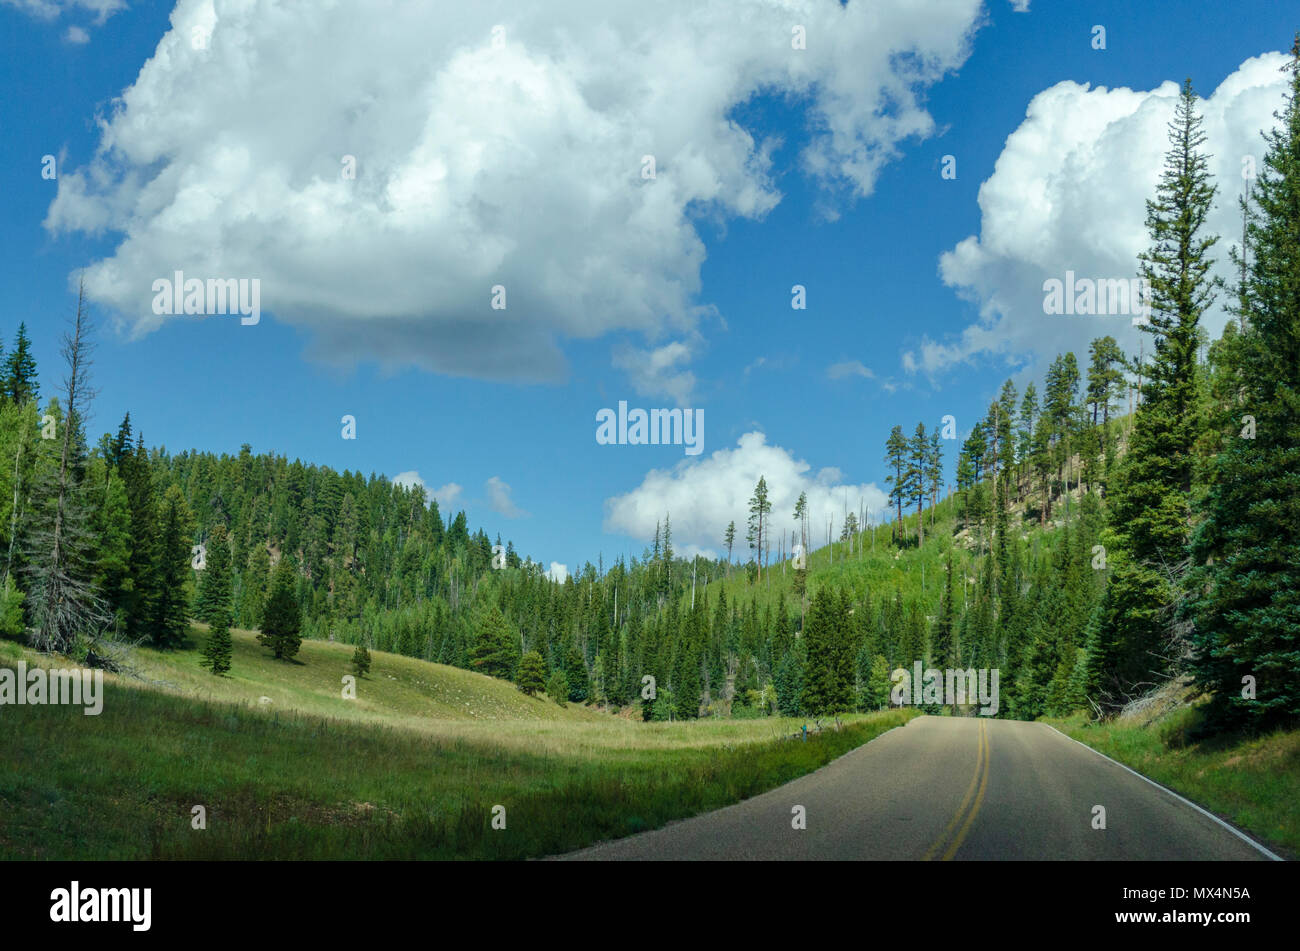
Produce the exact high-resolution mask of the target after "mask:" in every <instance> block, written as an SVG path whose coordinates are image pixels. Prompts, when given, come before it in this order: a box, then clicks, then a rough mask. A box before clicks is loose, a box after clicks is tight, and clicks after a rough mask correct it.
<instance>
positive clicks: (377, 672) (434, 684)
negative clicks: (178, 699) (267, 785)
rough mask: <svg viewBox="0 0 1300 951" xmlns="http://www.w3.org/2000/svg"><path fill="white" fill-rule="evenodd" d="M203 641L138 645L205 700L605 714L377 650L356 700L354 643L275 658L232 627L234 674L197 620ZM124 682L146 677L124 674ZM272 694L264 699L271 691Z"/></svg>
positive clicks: (405, 715)
mask: <svg viewBox="0 0 1300 951" xmlns="http://www.w3.org/2000/svg"><path fill="white" fill-rule="evenodd" d="M192 631H193V639H194V640H195V641H196V642H197V643H195V644H192V645H191V647H193V648H195V649H191V650H184V651H159V650H154V649H151V648H147V647H141V648H138V649H137V650H136V651H135V655H134V656H135V663H136V667H137V670H138V673H139V675H140V677H141V678H142V681H143V683H145V684H148V685H149V686H154V687H159V688H162V689H164V690H168V691H172V692H175V693H179V694H182V695H184V696H187V697H194V698H199V699H203V700H215V701H230V702H236V703H255V704H258V705H261V706H266V707H269V708H270V709H272V710H280V709H284V710H290V709H292V710H296V711H299V712H302V713H314V714H319V715H321V716H327V717H340V718H343V719H355V720H375V719H379V720H382V721H383V722H385V723H388V724H394V723H398V722H403V723H404V722H407V721H410V723H411V724H412V725H418V724H419V723H421V722H424V721H428V720H430V719H434V720H575V719H577V720H590V719H593V718H598V717H599V716H600V714H598V713H597V712H595V711H591V710H587V709H584V708H582V707H579V706H577V705H574V704H566V705H565V706H564V707H560V706H559V705H558V704H555V703H551V702H549V701H547V700H546V699H545V697H543V696H540V695H539V696H538V697H527V696H525V695H524V694H522V693H520V692H519V691H518V690H517V689H515V687H514V685H513V684H510V683H507V682H505V681H503V680H497V679H495V678H493V677H487V676H485V675H483V674H479V673H475V672H473V671H468V670H462V669H460V668H458V667H447V666H444V665H442V664H431V663H428V662H427V661H422V660H417V659H415V658H411V657H404V656H402V655H400V654H389V653H385V652H383V651H374V652H372V660H373V666H372V668H371V671H370V673H369V674H367V675H366V676H365V677H364V678H360V679H358V681H357V685H356V686H357V691H356V694H357V695H356V699H355V700H344V699H343V696H342V692H343V683H342V678H343V677H344V675H346V674H351V673H352V665H351V661H352V650H353V649H352V648H351V647H348V646H344V645H342V644H331V643H329V642H328V641H313V640H305V641H303V644H302V649H301V650H300V651H299V652H298V656H297V657H296V658H294V660H293V661H290V662H286V661H279V660H275V659H274V658H273V657H272V656H271V655H270V653H269V652H268V651H267V650H266V649H265V648H264V647H262V646H261V645H259V644H258V643H257V633H256V632H255V631H238V630H236V631H233V632H232V636H233V640H234V658H233V666H232V669H231V672H230V674H229V675H227V676H223V677H213V676H212V674H211V673H209V672H208V671H207V670H205V669H204V668H203V667H201V666H199V654H198V650H197V647H198V646H201V644H202V643H203V640H204V638H205V637H206V635H207V629H206V625H199V624H196V625H194V626H193V628H192ZM119 680H120V681H121V682H122V683H123V684H124V685H125V686H132V685H133V683H134V684H135V685H140V681H134V682H133V681H132V680H131V679H129V678H119ZM264 698H265V699H264Z"/></svg>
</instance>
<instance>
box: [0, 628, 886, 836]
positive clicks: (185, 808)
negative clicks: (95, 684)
mask: <svg viewBox="0 0 1300 951" xmlns="http://www.w3.org/2000/svg"><path fill="white" fill-rule="evenodd" d="M251 637H252V636H251V635H250V634H247V633H240V634H239V635H237V636H236V644H237V645H238V646H237V651H238V653H237V655H236V662H235V669H236V671H237V672H238V676H236V677H232V678H229V680H218V679H217V678H213V677H212V676H211V675H210V674H207V673H206V672H204V671H202V670H201V668H199V667H198V664H197V660H198V658H197V653H196V651H194V650H190V651H181V652H176V653H174V654H170V655H164V654H158V653H156V652H150V651H141V652H140V668H141V670H142V672H143V673H144V674H145V678H146V679H143V680H131V679H129V678H123V677H113V676H108V677H106V678H105V699H104V709H103V713H102V714H101V715H100V716H98V717H87V716H84V715H83V714H82V712H81V710H80V708H69V707H55V706H37V707H31V706H7V707H4V708H0V717H2V718H3V720H4V725H3V729H0V857H4V858H48V859H55V858H64V859H74V858H76V859H82V858H96V859H108V858H248V857H254V856H256V857H261V858H333V859H346V858H523V857H530V856H539V855H546V854H551V853H556V852H561V851H567V850H569V849H573V848H578V847H581V846H583V845H588V844H591V843H594V842H597V841H600V840H602V839H606V838H613V837H618V836H622V835H628V834H631V833H634V832H638V831H643V830H645V829H650V828H655V827H657V826H660V825H662V824H664V823H665V822H668V821H670V820H672V819H677V818H682V817H685V816H689V815H693V814H695V813H698V812H701V811H704V810H707V809H711V808H716V807H719V806H723V805H726V804H729V803H732V802H736V801H738V800H740V799H743V798H747V797H749V796H753V795H755V794H757V793H759V792H762V791H764V790H766V789H770V788H772V787H774V786H776V785H779V784H780V783H783V782H787V781H789V780H790V779H793V778H795V777H797V776H799V775H802V774H804V773H806V772H808V771H810V770H813V769H816V768H818V767H820V766H822V765H824V764H825V763H827V762H829V761H830V760H831V759H834V758H835V757H837V756H839V755H841V754H843V753H846V752H848V751H849V750H851V749H853V748H854V747H856V746H858V745H859V744H861V743H863V742H866V741H867V740H869V739H871V738H872V737H874V736H876V735H878V734H879V733H882V732H884V731H885V730H888V729H890V728H892V727H894V726H898V725H901V724H903V723H905V722H906V721H907V720H908V719H909V718H910V716H911V715H912V712H911V711H894V712H889V713H882V714H873V715H866V716H852V717H847V718H846V719H845V723H846V726H845V729H843V730H842V731H839V732H835V731H828V732H826V733H823V734H821V735H815V736H813V737H812V738H810V739H809V741H808V742H807V743H803V742H798V741H788V740H779V739H778V737H779V736H780V734H783V733H790V732H794V731H795V730H797V729H798V728H799V725H800V722H801V721H794V720H780V719H767V720H747V721H731V720H703V721H689V722H685V723H665V724H657V723H656V724H644V723H637V722H631V721H628V720H625V719H621V718H618V717H613V716H607V715H605V714H602V713H600V712H597V711H593V710H584V709H579V708H573V707H569V708H565V709H561V708H560V707H559V706H558V705H556V704H554V703H552V702H551V701H549V700H547V699H545V698H527V697H524V696H522V695H520V694H518V692H517V691H516V690H515V689H514V687H513V686H511V685H510V684H506V683H504V682H501V681H494V680H492V679H491V678H487V677H483V676H481V675H478V674H472V673H468V672H466V671H461V670H455V669H453V668H445V667H440V666H438V665H435V664H428V663H425V662H423V661H418V660H412V659H410V658H403V657H395V656H392V655H388V654H382V653H378V652H376V653H375V654H374V665H373V667H372V671H371V674H370V676H369V677H368V678H367V679H366V680H364V681H361V682H360V684H359V685H358V700H357V701H355V702H354V701H344V700H342V699H341V697H340V698H339V699H335V698H336V697H339V692H340V690H341V685H340V684H339V683H338V682H339V679H340V678H341V677H342V675H343V673H344V672H346V669H347V661H348V659H349V658H350V656H351V649H350V648H346V647H344V646H342V645H335V644H329V643H320V642H314V643H313V642H306V643H304V645H303V653H302V655H300V656H301V657H302V659H303V661H304V662H303V663H302V664H300V665H293V664H286V663H283V662H277V661H274V660H271V659H269V658H267V657H265V656H263V655H264V652H263V651H261V649H260V648H258V647H257V646H256V645H255V643H254V642H253V641H252V639H251ZM19 659H24V660H26V661H27V663H28V664H29V665H31V664H33V663H40V664H45V665H50V662H49V659H47V658H43V657H41V656H40V655H37V654H35V653H33V652H31V651H28V650H26V649H24V648H20V647H18V646H17V645H15V644H12V643H0V664H3V665H5V666H13V665H14V664H15V663H16V662H17V660H19ZM204 678H206V680H205V679H204ZM263 696H267V697H270V698H271V702H270V703H262V702H261V701H260V698H261V697H263ZM196 805H202V806H204V807H205V808H206V810H207V828H206V829H205V830H195V829H193V828H192V827H191V816H192V809H193V807H194V806H196ZM495 805H502V806H504V807H505V808H506V828H505V829H504V830H497V829H493V828H492V825H491V819H492V808H493V806H495Z"/></svg>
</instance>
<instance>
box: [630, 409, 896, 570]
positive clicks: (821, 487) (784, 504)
mask: <svg viewBox="0 0 1300 951" xmlns="http://www.w3.org/2000/svg"><path fill="white" fill-rule="evenodd" d="M760 476H762V477H763V478H765V479H766V480H767V488H768V498H769V500H770V501H771V503H772V525H773V526H774V527H775V528H776V530H777V532H778V533H780V532H785V533H786V538H787V539H788V538H789V532H790V529H791V528H793V527H794V525H795V523H794V520H793V518H792V513H793V512H794V505H795V502H796V500H798V498H799V493H800V492H807V493H808V511H809V522H810V524H811V525H812V537H813V539H814V540H815V541H816V542H817V543H818V544H821V543H823V540H824V538H825V532H826V523H827V521H828V520H830V519H834V523H835V535H836V537H838V535H839V530H840V526H842V525H843V513H844V509H845V508H846V507H847V508H848V510H849V511H851V512H857V510H858V504H859V500H861V501H862V502H863V504H865V505H866V506H867V507H868V508H869V509H870V510H871V518H872V521H877V520H879V518H880V516H881V515H882V514H883V513H884V510H885V509H886V507H887V505H888V501H887V496H886V494H885V493H884V492H882V491H881V490H880V489H878V488H876V486H875V485H874V484H865V485H852V484H845V483H844V482H843V475H842V474H841V473H840V471H839V470H838V469H836V468H833V467H830V468H825V469H821V470H819V471H817V472H815V473H814V472H813V471H812V466H810V465H809V464H808V463H807V462H805V461H803V460H802V459H795V458H794V456H792V455H791V454H790V453H789V452H788V451H786V450H785V449H782V448H781V447H780V446H771V445H768V443H767V437H766V436H765V435H764V434H763V433H761V432H752V433H746V434H745V435H743V436H741V437H740V439H739V440H738V441H737V444H736V448H735V449H720V450H718V451H717V452H715V453H713V454H712V455H711V456H709V457H708V458H707V459H704V460H702V461H696V460H683V461H682V462H679V463H678V464H677V465H675V466H674V467H673V468H671V469H666V470H665V469H652V470H651V471H650V472H649V473H647V475H646V477H645V479H644V480H643V481H642V482H641V484H640V485H639V486H637V487H636V488H635V489H633V490H632V491H631V492H628V493H627V494H625V495H619V496H615V497H614V498H611V499H607V500H606V501H605V525H604V527H605V531H607V532H621V533H623V534H625V535H631V536H632V537H633V538H638V539H642V540H645V541H649V540H650V539H651V538H653V537H654V531H655V525H656V524H657V523H659V522H662V521H663V520H664V516H665V515H667V516H669V517H670V518H671V520H672V529H673V539H674V541H675V548H676V550H677V551H679V552H680V553H682V554H684V555H687V556H689V555H692V554H695V553H697V552H698V553H702V554H706V555H709V556H714V555H717V554H718V553H720V552H721V553H725V548H723V543H722V536H723V533H724V532H725V531H726V530H727V523H728V522H731V521H733V520H734V521H735V523H736V550H735V552H734V554H735V555H737V556H739V557H740V560H742V561H743V560H745V558H746V557H747V556H746V555H745V552H746V547H745V526H746V520H747V519H748V512H749V499H750V496H751V495H753V492H754V486H755V485H757V483H758V479H759V477H760ZM775 537H777V536H774V539H773V545H772V551H773V555H772V557H775V552H776V550H777V546H776V544H775ZM789 547H790V546H789V542H788V540H787V543H786V548H787V550H788V549H789Z"/></svg>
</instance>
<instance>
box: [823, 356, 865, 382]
mask: <svg viewBox="0 0 1300 951" xmlns="http://www.w3.org/2000/svg"><path fill="white" fill-rule="evenodd" d="M826 375H827V376H828V377H830V378H831V379H832V380H842V379H844V378H845V377H846V376H860V377H863V378H864V379H868V380H874V379H875V378H876V375H875V374H874V373H872V372H871V370H870V369H868V368H867V367H866V366H864V365H863V364H862V361H861V360H845V361H844V362H842V363H833V364H831V365H830V366H829V367H827V368H826Z"/></svg>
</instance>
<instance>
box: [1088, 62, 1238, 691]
mask: <svg viewBox="0 0 1300 951" xmlns="http://www.w3.org/2000/svg"><path fill="white" fill-rule="evenodd" d="M1169 138H1170V150H1169V152H1168V154H1167V156H1166V159H1165V168H1164V171H1163V173H1162V175H1161V177H1160V182H1159V185H1158V186H1157V191H1156V198H1155V200H1153V201H1148V202H1147V228H1148V231H1149V232H1150V237H1151V242H1152V244H1151V247H1150V249H1149V250H1147V251H1146V252H1144V253H1143V254H1142V256H1141V258H1140V261H1141V272H1142V276H1143V278H1144V279H1145V281H1146V282H1147V284H1148V285H1149V288H1150V290H1149V296H1150V300H1149V306H1150V310H1151V316H1150V319H1149V322H1144V323H1142V324H1141V329H1142V330H1143V331H1144V332H1147V333H1149V334H1151V335H1153V336H1154V338H1155V348H1154V353H1153V354H1152V360H1151V363H1150V364H1149V365H1148V366H1147V368H1146V371H1145V372H1146V380H1145V381H1144V383H1143V386H1142V395H1143V400H1142V403H1141V405H1140V406H1139V407H1138V410H1137V412H1136V414H1135V417H1134V423H1133V432H1132V436H1131V438H1130V443H1129V448H1128V452H1127V453H1126V454H1125V456H1124V459H1123V461H1122V463H1121V464H1120V466H1119V468H1118V472H1117V476H1116V478H1115V480H1114V483H1115V484H1114V491H1113V493H1112V497H1111V499H1110V524H1111V528H1112V533H1113V538H1114V540H1115V544H1114V545H1113V546H1110V547H1108V549H1107V558H1108V563H1109V567H1110V578H1109V586H1108V588H1107V591H1106V595H1105V605H1104V607H1103V613H1102V617H1101V622H1100V623H1101V630H1100V631H1099V632H1098V633H1097V636H1096V637H1095V638H1094V639H1093V648H1094V649H1095V650H1101V651H1102V652H1103V656H1102V657H1101V658H1099V659H1098V658H1092V659H1090V661H1089V662H1088V667H1089V668H1090V669H1091V670H1093V671H1095V672H1097V673H1098V674H1099V676H1100V677H1101V678H1102V681H1101V682H1100V683H1099V684H1098V685H1097V687H1096V689H1097V691H1098V695H1097V697H1096V699H1097V701H1098V702H1099V703H1100V704H1101V705H1102V706H1103V707H1109V708H1113V707H1115V706H1118V705H1121V704H1123V703H1125V702H1127V701H1128V700H1130V699H1132V698H1133V697H1134V696H1136V695H1137V694H1139V693H1141V692H1142V691H1144V690H1147V689H1150V688H1151V687H1154V686H1155V685H1156V684H1158V683H1159V682H1161V680H1162V679H1163V678H1164V677H1166V676H1167V675H1168V674H1169V673H1171V672H1173V671H1175V670H1177V669H1178V668H1179V666H1180V664H1181V663H1182V662H1183V660H1184V658H1185V656H1186V654H1187V652H1188V650H1189V645H1188V644H1187V642H1186V637H1185V634H1184V633H1183V632H1182V630H1181V628H1180V626H1179V625H1177V624H1176V623H1175V621H1176V619H1175V617H1174V607H1175V601H1176V599H1177V590H1178V587H1179V585H1180V584H1181V583H1182V580H1183V576H1184V575H1185V573H1186V570H1187V568H1188V560H1187V551H1186V545H1187V542H1188V534H1189V524H1190V514H1191V510H1190V504H1191V487H1192V473H1193V469H1194V458H1193V456H1194V446H1195V442H1196V425H1197V419H1198V417H1199V416H1200V415H1201V414H1200V405H1199V395H1198V390H1197V381H1198V378H1199V374H1198V373H1197V368H1196V359H1197V343H1198V334H1197V328H1198V325H1199V322H1200V317H1201V314H1202V313H1204V312H1205V310H1206V309H1208V308H1209V307H1210V306H1211V304H1212V303H1213V301H1214V294H1215V290H1216V288H1217V286H1218V284H1219V282H1218V280H1217V279H1216V278H1214V277H1212V276H1211V268H1212V266H1213V260H1212V259H1211V257H1210V254H1209V252H1210V250H1211V248H1212V247H1213V246H1214V244H1215V242H1216V241H1217V240H1218V239H1217V237H1216V236H1214V235H1208V234H1206V233H1205V231H1204V225H1205V222H1206V220H1207V219H1208V216H1209V212H1210V208H1211V205H1212V203H1213V199H1214V194H1215V186H1214V185H1213V184H1212V183H1211V181H1210V175H1209V169H1208V162H1207V158H1206V156H1204V155H1203V154H1202V153H1201V152H1200V148H1201V146H1202V145H1203V144H1204V142H1205V133H1204V132H1203V131H1201V119H1200V117H1199V116H1198V115H1197V112H1196V94H1195V93H1194V92H1193V91H1192V86H1191V82H1190V81H1188V82H1185V83H1184V84H1183V89H1182V94H1181V95H1180V96H1179V100H1178V103H1177V106H1176V110H1175V115H1174V119H1173V121H1172V122H1171V123H1170V124H1169Z"/></svg>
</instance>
